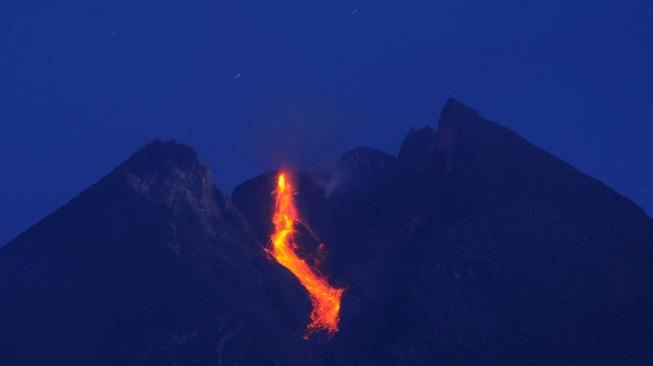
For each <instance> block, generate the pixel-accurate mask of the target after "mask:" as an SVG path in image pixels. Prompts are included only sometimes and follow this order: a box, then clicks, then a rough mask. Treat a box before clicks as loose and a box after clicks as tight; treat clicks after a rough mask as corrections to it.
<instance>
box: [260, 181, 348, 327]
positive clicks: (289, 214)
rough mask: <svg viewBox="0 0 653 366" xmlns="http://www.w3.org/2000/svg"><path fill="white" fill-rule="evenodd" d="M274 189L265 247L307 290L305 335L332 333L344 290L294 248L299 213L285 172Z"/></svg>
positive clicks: (336, 325) (338, 316) (336, 321)
mask: <svg viewBox="0 0 653 366" xmlns="http://www.w3.org/2000/svg"><path fill="white" fill-rule="evenodd" d="M275 193H276V204H275V209H274V216H273V217H272V223H273V224H274V234H272V237H271V239H272V243H271V245H270V247H269V248H266V251H267V252H268V253H269V254H270V255H271V256H272V257H274V259H276V261H277V262H279V264H281V265H282V266H284V267H286V268H287V269H288V270H289V271H290V272H292V273H293V274H294V275H295V276H296V277H297V279H298V280H299V282H300V283H301V284H302V286H304V288H306V291H308V294H309V297H310V299H311V303H312V304H313V310H312V311H311V322H310V324H309V325H308V326H307V334H306V336H305V337H304V338H308V336H309V335H310V334H311V333H313V332H315V331H318V330H326V331H327V332H328V334H329V335H333V334H334V333H336V332H337V331H338V321H339V320H340V298H341V297H342V293H343V291H344V290H343V289H339V288H334V287H331V286H330V285H329V283H327V281H326V280H325V279H324V278H323V277H321V276H320V275H319V274H318V272H317V271H316V270H314V269H312V268H311V267H310V266H309V265H308V263H306V261H304V260H303V259H302V258H300V257H299V256H298V255H297V253H296V251H295V250H296V248H297V247H296V245H295V242H294V241H293V234H294V232H295V223H296V222H299V216H298V214H297V208H296V207H295V201H294V197H293V196H294V194H295V190H294V187H293V185H292V183H291V182H290V181H289V180H288V178H287V174H285V173H283V172H282V173H280V174H279V176H278V177H277V189H276V191H275Z"/></svg>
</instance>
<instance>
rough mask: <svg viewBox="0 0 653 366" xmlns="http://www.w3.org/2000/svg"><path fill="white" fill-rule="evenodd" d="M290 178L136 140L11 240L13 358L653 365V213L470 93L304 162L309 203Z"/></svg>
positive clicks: (0, 270) (8, 293) (0, 316)
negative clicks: (234, 183) (223, 184)
mask: <svg viewBox="0 0 653 366" xmlns="http://www.w3.org/2000/svg"><path fill="white" fill-rule="evenodd" d="M282 174H283V173H282V172H277V171H274V172H268V173H265V174H263V175H261V176H258V177H255V178H253V179H251V180H248V181H246V182H244V183H242V184H241V185H239V186H238V187H236V189H235V190H234V192H233V193H232V194H231V195H230V196H227V195H225V194H223V193H222V192H221V191H220V190H218V189H217V188H216V187H215V185H214V183H213V181H212V178H211V174H210V171H209V170H208V169H207V168H206V167H205V166H203V165H202V164H200V162H199V160H198V157H197V154H196V153H195V151H194V150H193V149H192V148H190V147H188V146H185V145H182V144H178V143H176V142H174V141H168V142H161V141H159V140H155V141H153V142H151V143H150V144H148V145H147V146H145V147H144V148H143V149H142V150H140V151H138V152H136V153H135V154H134V155H133V156H131V157H130V158H129V159H127V160H126V161H125V162H124V163H122V164H121V165H120V166H118V167H117V168H116V169H115V170H113V171H112V172H110V173H109V174H108V175H106V176H105V177H103V178H102V179H100V180H99V181H98V182H97V183H95V184H94V185H93V186H91V187H89V188H88V189H87V190H85V191H84V192H82V193H81V194H80V195H79V196H78V197H76V198H74V199H73V200H72V201H70V202H69V203H68V204H66V205H65V206H63V207H61V208H60V209H58V210H56V211H55V212H53V213H52V214H50V215H49V216H47V217H46V218H45V219H43V220H42V221H40V222H38V223H37V224H35V225H34V226H33V227H31V228H30V229H28V230H27V231H26V232H24V233H22V234H21V235H19V236H18V237H17V238H15V239H14V240H12V241H11V242H9V243H8V244H7V245H5V246H4V247H2V248H0V364H1V365H17V366H22V365H102V366H104V365H163V366H165V365H170V366H172V365H198V366H199V365H257V366H258V365H318V366H322V365H525V364H528V365H651V364H653V348H651V344H653V286H652V284H653V220H651V218H650V217H648V216H647V215H646V214H645V212H644V211H643V210H642V209H641V208H640V207H638V206H637V205H636V204H634V203H633V202H632V201H631V200H629V199H628V198H625V197H623V196H621V195H619V194H618V193H616V192H615V191H613V190H612V189H610V188H609V187H607V186H606V185H605V184H603V183H601V182H600V181H598V180H596V179H593V178H591V177H588V176H587V175H585V174H583V173H582V172H580V171H578V170H577V169H575V168H574V167H572V166H570V165H569V164H567V163H565V162H563V161H561V160H559V159H558V158H556V157H554V156H552V155H551V154H549V153H547V152H545V151H543V150H541V149H539V148H537V147H535V146H533V145H532V144H530V143H528V142H527V141H525V140H524V139H523V138H521V137H520V136H518V135H517V134H515V133H514V132H512V131H510V130H509V129H507V128H505V127H502V126H500V125H499V124H497V123H495V122H492V121H489V120H487V119H485V118H483V117H482V116H481V115H480V114H479V113H478V112H476V111H474V110H473V109H471V108H469V107H467V106H465V105H463V104H462V103H460V102H458V101H456V100H453V99H450V100H448V101H447V102H446V104H445V105H444V107H443V109H442V111H441V114H440V118H439V122H438V126H437V129H433V128H431V127H424V128H421V129H415V130H412V131H410V132H409V133H408V135H407V136H406V137H405V139H404V141H403V143H402V145H401V148H400V151H399V153H398V155H397V156H393V155H390V154H386V153H384V152H381V151H378V150H375V149H373V148H368V147H361V148H356V149H353V150H351V151H349V152H346V153H345V154H344V155H343V156H342V158H341V160H340V162H339V167H338V169H336V170H335V171H334V172H328V173H324V172H310V171H309V172H302V171H294V172H292V177H293V179H292V187H293V191H292V193H294V194H292V196H291V198H292V201H293V202H292V203H293V204H292V208H293V209H292V210H290V211H288V210H286V211H283V210H281V211H280V210H279V202H278V200H279V191H278V189H279V185H280V176H281V175H282ZM325 182H337V183H338V184H336V185H333V184H331V185H326V184H325ZM327 187H328V189H327ZM275 192H276V194H275ZM284 212H285V213H286V214H288V215H289V216H288V215H287V218H289V219H290V221H283V220H285V219H284V218H283V217H282V216H283V215H282V216H279V215H280V214H283V213H284ZM275 213H276V214H275ZM289 213H292V214H289ZM295 213H296V215H297V217H295V216H294V214H295ZM275 218H276V219H275ZM288 223H290V224H291V225H289V226H284V225H286V224H288ZM284 228H290V229H291V231H292V238H293V246H292V248H293V251H292V253H293V254H294V255H295V256H296V260H297V261H299V262H301V263H304V264H303V265H305V267H303V268H305V269H306V271H308V272H310V273H312V274H313V275H315V279H317V280H319V281H318V282H319V283H320V284H321V285H320V286H322V285H323V286H324V287H322V288H323V289H325V291H327V292H328V291H331V290H333V291H335V292H334V293H336V294H337V295H338V310H339V313H338V312H336V318H334V319H335V320H336V322H335V323H334V324H335V325H336V327H334V328H333V329H331V328H329V327H326V326H324V324H328V323H315V317H314V315H315V311H316V310H315V309H316V298H315V296H314V295H312V294H311V292H310V290H307V289H308V288H309V287H310V283H316V282H310V281H309V282H303V280H302V278H301V275H300V276H299V277H298V276H297V273H301V272H297V271H293V270H292V268H291V266H288V265H284V263H283V261H282V260H279V259H278V258H277V256H275V252H274V250H273V249H271V248H274V247H273V246H272V245H273V244H274V242H275V239H279V238H282V239H283V240H285V237H282V236H280V235H284V234H283V230H284ZM271 238H272V239H271ZM283 240H282V241H283ZM284 243H286V244H287V242H283V243H282V244H284ZM325 243H326V246H325ZM308 272H306V273H308ZM311 281H312V280H311ZM307 283H308V284H309V285H307ZM307 324H309V330H312V331H313V332H312V335H313V336H311V337H305V336H306V332H307V328H306V327H307ZM311 324H314V326H313V328H312V329H310V325H311ZM315 324H322V325H315ZM305 338H308V339H305Z"/></svg>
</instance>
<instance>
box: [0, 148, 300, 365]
mask: <svg viewBox="0 0 653 366" xmlns="http://www.w3.org/2000/svg"><path fill="white" fill-rule="evenodd" d="M0 278H2V280H1V281H0V293H2V294H3V296H2V298H0V314H2V315H1V318H2V324H3V326H2V327H1V329H0V340H1V341H0V354H1V355H2V358H3V359H4V362H3V364H5V365H12V364H16V365H27V364H50V365H75V364H79V365H82V364H85V365H116V364H122V365H129V364H152V365H166V364H169V365H172V364H178V363H182V364H192V365H195V364H197V365H200V364H202V365H203V364H206V363H207V362H213V361H216V360H217V359H221V360H222V362H224V363H227V362H229V363H235V362H238V363H242V364H261V363H262V362H263V360H266V362H267V360H269V359H270V358H272V359H275V357H277V358H279V360H281V361H279V362H281V363H288V362H291V361H292V360H294V359H295V358H296V357H300V359H301V356H298V355H297V354H295V353H296V351H295V349H296V348H297V346H296V344H295V343H299V342H302V340H301V335H302V334H303V333H302V332H303V329H302V328H303V320H304V318H303V317H302V314H307V313H308V311H309V309H308V306H309V304H308V302H307V300H305V299H304V295H303V292H302V291H301V289H300V288H299V286H297V285H295V284H294V282H292V281H290V280H289V275H288V274H287V273H285V272H283V271H281V270H279V269H278V268H276V267H274V266H270V265H269V263H268V261H267V259H266V258H265V256H264V254H263V252H262V251H261V250H260V243H258V242H257V241H256V239H254V236H253V235H252V234H251V232H250V229H249V227H248V225H247V224H246V222H245V221H244V219H243V218H242V217H241V215H240V213H239V212H238V210H237V209H236V208H235V207H233V205H232V204H231V202H230V201H229V200H228V199H227V198H225V197H224V196H223V195H222V194H221V193H220V192H219V191H218V190H217V189H215V187H214V185H213V182H212V179H211V175H210V172H209V171H208V169H207V168H205V167H203V166H201V165H200V164H199V163H198V161H197V157H196V155H195V152H194V151H193V150H192V149H190V148H188V147H186V146H183V145H179V144H176V143H174V142H166V143H161V142H159V141H155V142H153V143H151V144H149V145H148V146H146V147H145V148H144V149H143V150H141V151H140V152H138V153H136V154H135V155H134V156H132V157H131V158H130V159H129V160H127V161H126V162H125V163H123V164H122V165H121V166H120V167H118V168H117V169H116V170H114V171H113V172H112V173H111V174H109V175H107V176H106V177H104V178H103V179H102V180H100V181H99V182H98V183H97V184H95V185H94V186H92V187H91V188H89V189H88V190H86V191H85V192H83V193H82V194H80V196H79V197H77V198H75V199H74V200H72V201H71V202H70V203H69V204H67V205H66V206H64V207H62V208H61V209H59V210H57V211H56V212H54V213H53V214H52V215H50V216H48V217H47V218H46V219H44V220H43V221H42V222H40V223H38V224H37V225H35V226H34V227H32V228H31V229H30V230H28V231H27V232H25V233H24V234H22V235H21V236H19V237H18V238H16V239H15V240H14V241H12V242H11V243H9V244H8V245H7V246H6V247H5V248H2V250H1V251H0ZM305 316H306V315H304V317H305ZM273 334H276V335H277V336H275V337H270V335H273ZM296 339H297V341H295V340H296ZM227 342H229V346H230V348H229V349H230V350H231V351H230V352H226V351H224V350H223V349H224V347H225V343H227ZM253 351H256V352H253ZM293 352H295V353H293ZM216 362H217V361H216Z"/></svg>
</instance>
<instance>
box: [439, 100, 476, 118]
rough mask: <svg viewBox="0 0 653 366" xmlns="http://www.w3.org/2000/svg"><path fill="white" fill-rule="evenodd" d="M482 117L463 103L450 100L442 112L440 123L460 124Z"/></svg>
mask: <svg viewBox="0 0 653 366" xmlns="http://www.w3.org/2000/svg"><path fill="white" fill-rule="evenodd" d="M480 117H481V115H480V113H478V111H476V110H475V109H472V108H470V107H468V106H467V105H465V104H463V103H462V102H461V101H459V100H457V99H454V98H449V99H447V102H446V103H445V104H444V106H443V107H442V111H441V112H440V121H445V122H453V123H456V122H458V123H460V122H464V121H469V120H470V119H472V120H473V119H478V118H480Z"/></svg>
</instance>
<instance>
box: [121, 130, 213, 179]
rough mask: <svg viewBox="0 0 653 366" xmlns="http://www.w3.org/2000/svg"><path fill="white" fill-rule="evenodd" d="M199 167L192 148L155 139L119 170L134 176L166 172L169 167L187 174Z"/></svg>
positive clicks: (172, 141) (195, 153) (173, 141)
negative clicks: (124, 170) (127, 171)
mask: <svg viewBox="0 0 653 366" xmlns="http://www.w3.org/2000/svg"><path fill="white" fill-rule="evenodd" d="M200 166H201V165H200V163H199V160H198V158H197V152H195V150H194V149H193V148H192V147H190V146H188V145H184V144H180V143H177V142H176V141H175V140H169V141H165V142H162V141H161V140H159V139H158V138H155V139H154V140H153V141H152V142H150V143H148V144H147V145H145V146H144V147H143V148H142V149H141V150H139V151H137V152H136V153H134V154H133V155H132V156H131V157H130V158H129V159H127V160H126V161H125V162H124V163H123V164H122V165H121V166H120V168H123V169H126V170H129V171H130V172H132V173H133V174H136V175H147V174H148V173H152V172H154V171H159V172H162V171H166V170H169V169H170V168H171V167H175V168H176V169H179V170H181V171H185V172H188V171H192V170H194V169H196V168H198V167H200Z"/></svg>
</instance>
